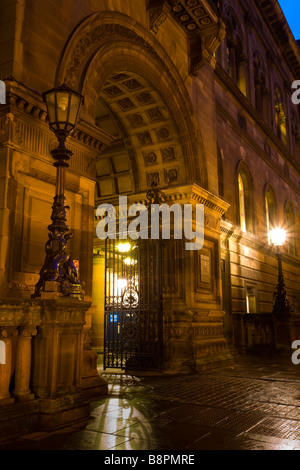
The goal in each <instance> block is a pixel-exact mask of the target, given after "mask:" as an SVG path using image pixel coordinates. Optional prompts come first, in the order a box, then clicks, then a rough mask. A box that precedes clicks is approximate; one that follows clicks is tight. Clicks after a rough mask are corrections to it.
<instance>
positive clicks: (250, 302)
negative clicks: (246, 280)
mask: <svg viewBox="0 0 300 470" xmlns="http://www.w3.org/2000/svg"><path fill="white" fill-rule="evenodd" d="M246 313H257V293H256V288H255V287H251V286H246Z"/></svg>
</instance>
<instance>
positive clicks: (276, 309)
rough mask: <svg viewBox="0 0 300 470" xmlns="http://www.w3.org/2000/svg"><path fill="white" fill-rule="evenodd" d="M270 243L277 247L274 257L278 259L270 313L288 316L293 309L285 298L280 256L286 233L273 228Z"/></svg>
mask: <svg viewBox="0 0 300 470" xmlns="http://www.w3.org/2000/svg"><path fill="white" fill-rule="evenodd" d="M270 237H271V242H272V243H273V245H274V246H276V247H277V254H276V257H277V259H278V284H277V288H276V292H275V303H274V306H273V312H272V313H277V314H278V313H279V314H286V315H288V314H290V313H291V312H292V311H293V309H292V307H291V305H290V303H289V300H288V298H287V296H286V290H285V284H284V278H283V271H282V254H281V251H280V247H281V246H282V245H283V244H284V242H285V239H286V232H285V230H283V229H282V228H275V229H273V230H271V233H270Z"/></svg>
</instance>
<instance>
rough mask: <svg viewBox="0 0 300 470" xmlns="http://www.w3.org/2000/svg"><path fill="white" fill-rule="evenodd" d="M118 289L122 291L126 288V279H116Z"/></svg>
mask: <svg viewBox="0 0 300 470" xmlns="http://www.w3.org/2000/svg"><path fill="white" fill-rule="evenodd" d="M117 282H118V289H119V290H121V291H122V290H124V289H126V287H127V280H126V279H118V281H117Z"/></svg>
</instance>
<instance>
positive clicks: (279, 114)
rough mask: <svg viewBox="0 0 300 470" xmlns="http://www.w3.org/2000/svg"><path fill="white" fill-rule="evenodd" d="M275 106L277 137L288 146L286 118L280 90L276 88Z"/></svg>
mask: <svg viewBox="0 0 300 470" xmlns="http://www.w3.org/2000/svg"><path fill="white" fill-rule="evenodd" d="M274 105H275V127H276V135H277V137H278V138H279V139H280V140H282V142H283V143H284V144H285V145H286V142H287V141H286V116H285V113H284V108H283V104H282V98H281V93H280V91H279V89H278V88H276V90H275V94H274Z"/></svg>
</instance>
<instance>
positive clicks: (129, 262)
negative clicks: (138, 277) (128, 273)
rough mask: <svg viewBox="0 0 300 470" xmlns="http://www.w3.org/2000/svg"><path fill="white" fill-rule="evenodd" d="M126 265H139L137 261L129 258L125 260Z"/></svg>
mask: <svg viewBox="0 0 300 470" xmlns="http://www.w3.org/2000/svg"><path fill="white" fill-rule="evenodd" d="M124 264H126V266H134V265H135V264H137V260H136V259H132V258H130V257H128V258H126V259H124Z"/></svg>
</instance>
